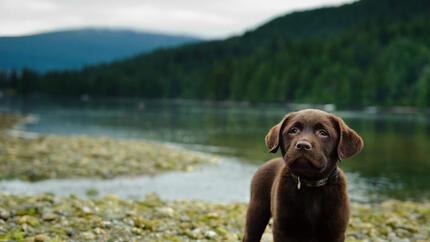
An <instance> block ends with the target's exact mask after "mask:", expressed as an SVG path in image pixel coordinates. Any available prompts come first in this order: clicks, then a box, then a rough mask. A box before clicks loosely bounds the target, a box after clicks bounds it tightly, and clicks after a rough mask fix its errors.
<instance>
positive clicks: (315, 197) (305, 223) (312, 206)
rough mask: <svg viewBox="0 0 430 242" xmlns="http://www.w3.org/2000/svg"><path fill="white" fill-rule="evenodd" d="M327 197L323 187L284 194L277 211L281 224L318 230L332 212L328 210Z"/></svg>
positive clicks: (301, 228) (297, 228)
mask: <svg viewBox="0 0 430 242" xmlns="http://www.w3.org/2000/svg"><path fill="white" fill-rule="evenodd" d="M305 189H306V188H305ZM326 199H327V197H325V196H324V192H321V189H319V190H318V191H317V190H316V189H315V191H314V190H306V191H305V190H297V189H296V190H293V191H290V193H289V194H288V196H283V197H282V198H281V199H280V201H278V202H279V203H281V204H278V211H277V212H278V213H277V214H278V215H279V217H278V222H279V225H281V227H288V228H290V229H295V230H297V231H301V230H303V231H308V232H310V233H313V232H316V231H317V230H318V228H320V227H321V226H322V225H323V224H324V221H325V217H327V213H328V212H330V211H327V210H328V209H327V207H328V206H327V202H328V201H327V200H326ZM332 212H333V211H332Z"/></svg>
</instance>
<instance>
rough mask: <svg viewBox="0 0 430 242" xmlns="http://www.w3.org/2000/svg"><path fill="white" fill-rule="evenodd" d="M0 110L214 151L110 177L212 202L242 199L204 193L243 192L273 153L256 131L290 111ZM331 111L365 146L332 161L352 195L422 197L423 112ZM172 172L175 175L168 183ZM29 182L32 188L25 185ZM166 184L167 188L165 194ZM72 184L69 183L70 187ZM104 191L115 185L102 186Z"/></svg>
mask: <svg viewBox="0 0 430 242" xmlns="http://www.w3.org/2000/svg"><path fill="white" fill-rule="evenodd" d="M0 110H9V111H15V112H21V113H29V114H33V115H35V116H36V117H38V119H39V120H38V121H37V122H35V123H31V124H28V125H27V126H26V130H27V131H30V132H38V133H55V134H86V135H107V136H112V137H118V138H127V139H130V138H132V139H145V140H154V141H158V142H168V143H173V144H177V145H180V146H182V147H185V148H187V149H191V150H195V151H199V152H204V153H209V154H215V155H218V156H220V157H221V158H222V159H223V160H224V161H223V162H221V164H220V165H218V166H216V167H212V168H206V169H203V170H200V171H197V172H194V173H192V174H183V173H175V172H174V173H170V174H165V175H162V176H159V177H158V178H146V177H142V178H138V179H141V180H133V181H130V180H128V181H126V180H116V181H117V183H116V184H118V182H119V183H120V184H122V185H120V188H119V190H120V191H121V192H125V193H126V191H129V193H127V194H126V195H130V194H133V192H134V193H136V190H135V189H136V187H133V184H134V186H137V185H136V184H151V185H150V186H151V187H152V190H145V191H148V192H149V191H155V192H159V193H161V194H162V197H163V196H164V197H167V198H175V196H176V197H185V198H187V197H191V198H196V199H205V198H207V199H208V200H216V201H229V200H246V199H247V195H243V196H242V195H240V194H239V195H237V196H240V197H233V195H232V197H230V198H228V197H227V198H226V197H225V195H223V196H224V198H225V199H223V198H221V197H214V198H212V197H211V195H210V193H216V194H219V192H220V191H217V189H219V190H224V191H225V188H226V187H228V188H229V189H230V191H231V192H230V193H232V194H233V193H235V189H237V190H239V189H240V190H246V192H247V190H248V185H249V180H250V178H251V176H252V174H253V172H254V171H255V170H256V169H257V168H258V166H259V165H261V164H262V163H263V162H264V161H266V160H268V159H270V158H272V157H275V156H279V154H276V155H272V154H269V153H268V152H267V150H266V148H265V144H264V137H265V135H266V133H267V131H268V130H269V129H270V128H271V127H272V126H273V125H275V124H276V123H278V122H279V120H281V118H282V116H283V115H284V114H285V113H287V112H289V111H294V110H288V109H287V108H286V107H283V106H278V107H273V106H272V107H267V106H245V105H242V106H241V105H210V104H202V103H200V104H199V103H192V102H181V103H178V102H176V103H174V102H160V101H157V102H155V101H143V100H90V101H87V102H83V101H77V100H70V99H62V100H58V99H57V100H49V101H48V100H46V99H45V100H39V99H36V98H33V99H30V100H23V99H13V100H5V99H3V100H0ZM334 114H336V115H338V116H340V117H342V118H343V119H344V120H345V122H346V123H347V124H348V125H349V126H350V127H351V128H353V129H355V130H356V131H357V132H358V133H359V134H360V135H361V136H362V138H363V139H364V142H365V148H364V150H363V151H362V152H361V153H360V154H359V155H357V156H355V157H354V158H351V159H348V160H346V161H344V162H342V164H340V167H341V168H342V169H343V170H344V171H346V172H347V176H348V178H349V183H350V185H349V187H350V194H351V199H352V200H357V201H369V200H370V201H372V200H381V199H387V198H396V199H404V200H422V199H429V198H430V182H428V179H429V177H430V153H429V151H430V116H429V115H426V114H420V113H415V114H395V113H387V112H378V113H375V112H365V111H337V112H336V111H335V112H334ZM223 167H224V168H223ZM142 179H143V180H142ZM151 179H152V180H151ZM178 179H180V180H181V181H182V182H175V180H176V181H178ZM187 179H190V180H187ZM203 180H204V181H203ZM195 181H202V182H201V186H203V187H200V188H195V187H194V188H190V183H195ZM62 182H64V181H47V182H45V183H41V185H31V184H22V183H19V182H15V183H13V182H12V183H11V182H9V183H7V184H6V183H4V182H3V189H19V188H20V187H24V188H26V187H27V189H28V190H32V191H38V189H37V187H44V188H45V189H46V188H49V189H55V187H56V186H57V187H58V186H59V185H58V184H60V185H61V183H62ZM80 182H81V183H79V184H84V185H79V184H77V185H76V186H85V184H87V183H88V184H91V183H92V184H93V185H94V186H96V187H97V188H98V189H100V190H102V191H105V190H106V189H107V188H105V187H110V188H112V187H115V184H108V185H106V184H107V183H103V181H98V182H99V183H97V182H94V181H91V180H88V181H87V180H85V179H82V180H81V181H80ZM139 182H140V183H139ZM66 183H67V180H66ZM172 183H173V184H175V183H177V184H176V185H177V186H178V189H179V190H181V191H182V193H180V192H179V194H185V195H182V196H181V195H178V189H175V188H174V187H173V188H172V185H171V184H172ZM49 184H51V185H49ZM56 184H57V185H56ZM124 184H125V185H124ZM127 184H128V185H127ZM157 184H158V185H157ZM163 184H164V185H163ZM187 184H188V185H187ZM205 184H207V185H205ZM30 186H32V187H31V188H28V187H30ZM204 186H206V188H204ZM140 187H142V186H140ZM167 187H169V188H172V189H173V191H171V192H170V193H169V192H168V191H167V190H168V189H166V188H167ZM0 188H2V186H1V184H0ZM69 188H70V186H69ZM103 189H105V190H103ZM142 189H143V188H142ZM188 189H189V190H195V189H206V190H207V191H208V194H206V193H204V192H200V193H199V194H200V195H199V196H201V197H193V196H192V195H190V196H188V195H187V193H189V191H187V190H188ZM62 190H64V189H62ZM72 190H73V189H72ZM78 190H79V189H78V188H77V191H76V192H77V193H79V191H78ZM237 190H236V191H237ZM41 191H45V190H43V189H42V190H41ZM106 192H115V190H109V189H107V190H106ZM163 192H164V193H163ZM191 193H192V192H191ZM163 194H164V195H163ZM224 194H225V193H224ZM246 194H247V193H246ZM227 196H228V195H227Z"/></svg>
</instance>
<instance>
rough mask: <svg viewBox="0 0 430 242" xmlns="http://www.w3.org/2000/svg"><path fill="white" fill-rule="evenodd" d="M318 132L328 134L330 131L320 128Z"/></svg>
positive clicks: (323, 134) (322, 134)
mask: <svg viewBox="0 0 430 242" xmlns="http://www.w3.org/2000/svg"><path fill="white" fill-rule="evenodd" d="M318 133H319V134H320V135H321V136H328V132H327V130H324V129H320V130H319V131H318Z"/></svg>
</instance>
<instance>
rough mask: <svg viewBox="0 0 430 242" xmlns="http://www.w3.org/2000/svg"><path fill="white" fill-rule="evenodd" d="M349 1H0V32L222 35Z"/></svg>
mask: <svg viewBox="0 0 430 242" xmlns="http://www.w3.org/2000/svg"><path fill="white" fill-rule="evenodd" d="M352 1H353V0H263V1H252V0H0V36H16V35H26V34H32V33H39V32H46V31H52V30H58V29H71V28H72V29H75V28H81V27H109V28H118V27H119V28H127V29H135V30H144V31H156V32H162V33H173V34H187V35H194V36H200V37H204V38H223V37H227V36H230V35H233V34H240V33H243V32H244V31H246V30H248V29H252V28H254V27H256V26H258V25H259V24H261V23H264V22H266V21H267V20H269V19H271V18H273V17H275V16H278V15H280V14H284V13H287V12H292V11H294V10H300V9H309V8H316V7H320V6H331V5H340V4H342V3H347V2H352Z"/></svg>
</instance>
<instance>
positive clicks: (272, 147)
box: [266, 113, 292, 153]
mask: <svg viewBox="0 0 430 242" xmlns="http://www.w3.org/2000/svg"><path fill="white" fill-rule="evenodd" d="M291 116H292V113H289V114H287V115H285V116H284V118H283V119H282V120H281V122H279V123H278V124H277V125H275V126H273V127H272V128H271V129H270V131H269V133H267V135H266V147H267V149H268V150H269V152H271V153H276V151H278V148H279V140H280V139H281V132H282V128H283V127H284V126H285V123H286V122H287V120H288V119H289V118H290V117H291Z"/></svg>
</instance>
